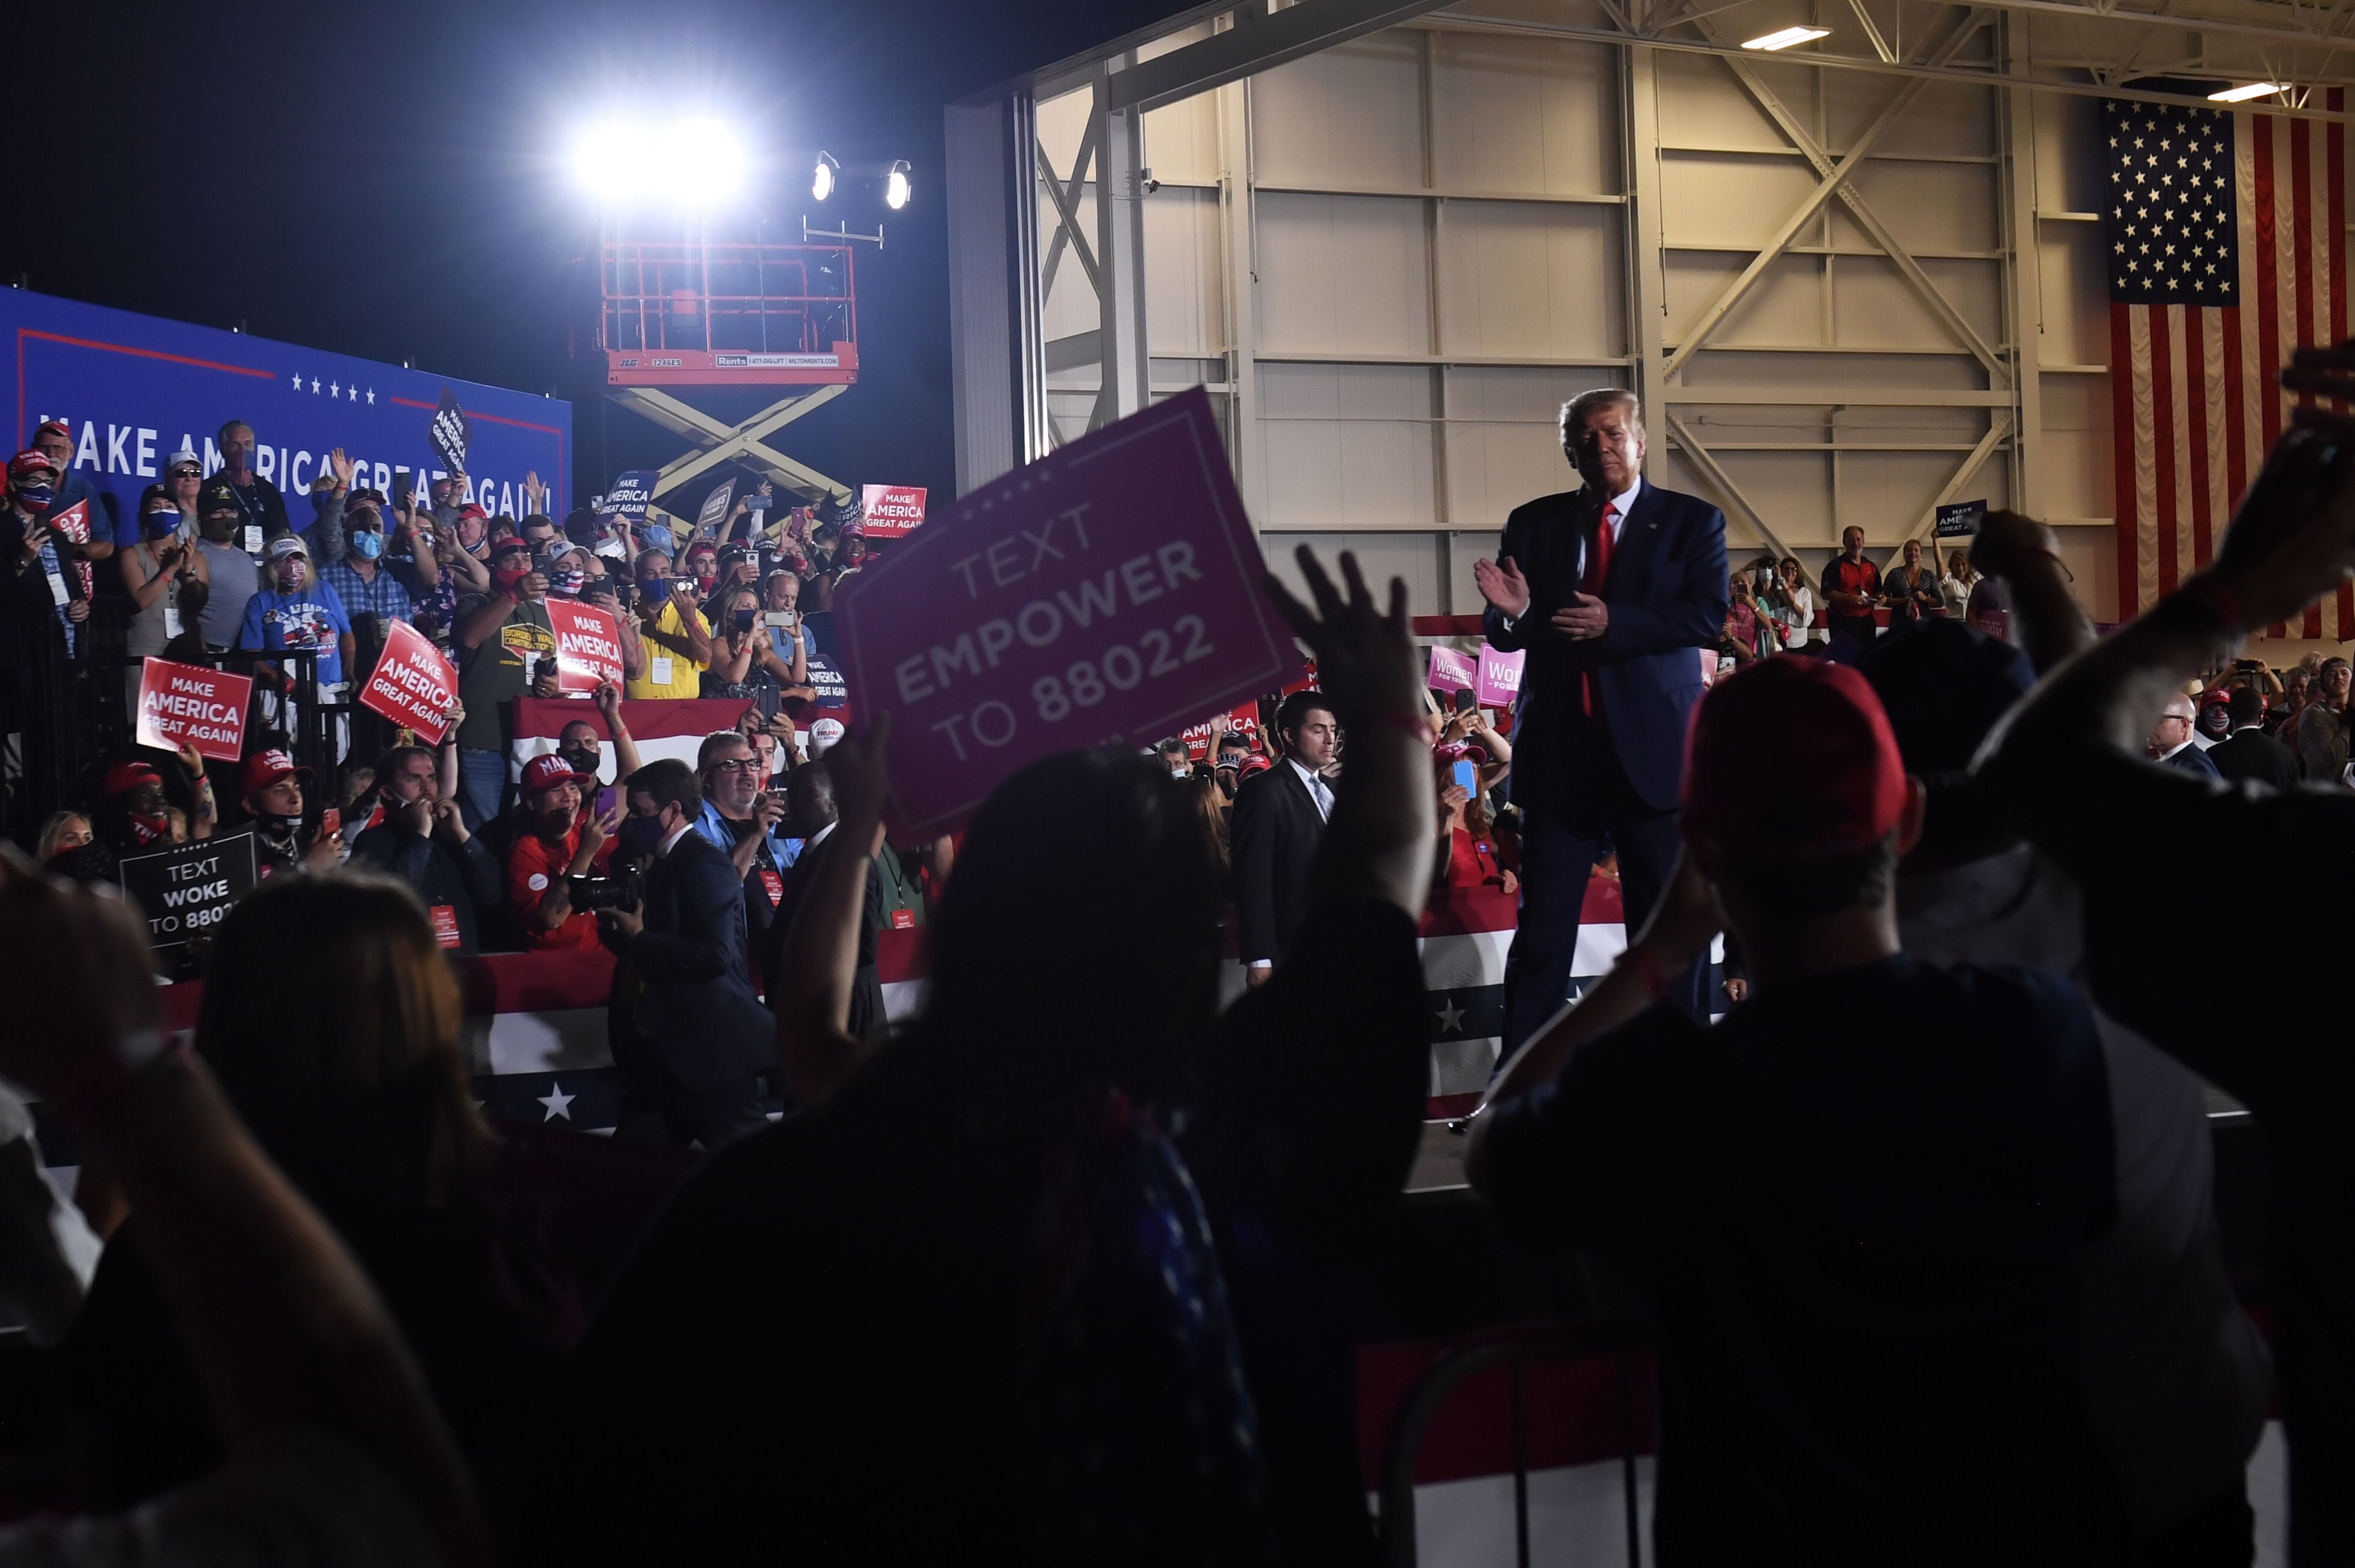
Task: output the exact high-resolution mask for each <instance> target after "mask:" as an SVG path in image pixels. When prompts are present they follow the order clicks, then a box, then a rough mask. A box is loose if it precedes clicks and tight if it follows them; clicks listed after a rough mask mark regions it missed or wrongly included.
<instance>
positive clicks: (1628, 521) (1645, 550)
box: [1595, 479, 1668, 599]
mask: <svg viewBox="0 0 2355 1568" xmlns="http://www.w3.org/2000/svg"><path fill="white" fill-rule="evenodd" d="M1667 506H1668V503H1666V502H1664V501H1662V500H1661V499H1660V493H1659V489H1658V487H1657V486H1656V485H1655V484H1653V482H1651V481H1650V480H1648V479H1646V480H1645V481H1644V484H1643V488H1642V489H1640V490H1638V491H1636V504H1635V505H1633V506H1631V507H1629V508H1628V509H1627V515H1626V517H1625V519H1624V520H1622V521H1621V523H1620V524H1619V538H1618V542H1617V543H1616V544H1614V545H1613V546H1612V547H1611V576H1610V577H1609V578H1608V580H1606V581H1605V582H1604V585H1603V589H1604V599H1609V598H1610V597H1611V590H1612V589H1613V588H1616V587H1617V586H1618V585H1619V584H1621V583H1624V582H1627V581H1630V580H1631V579H1630V578H1629V577H1628V576H1627V574H1628V573H1629V572H1630V571H1631V570H1633V569H1634V567H1635V565H1636V563H1637V562H1639V561H1641V560H1642V559H1643V558H1644V557H1645V556H1648V555H1650V554H1651V547H1652V545H1653V542H1654V541H1655V540H1656V539H1657V537H1658V536H1659V532H1660V528H1659V524H1660V515H1661V514H1662V512H1663V511H1665V510H1666V509H1667ZM1595 522H1596V524H1597V525H1598V526H1599V525H1600V524H1601V522H1602V511H1601V509H1600V508H1597V509H1596V512H1595Z"/></svg>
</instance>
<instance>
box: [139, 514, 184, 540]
mask: <svg viewBox="0 0 2355 1568" xmlns="http://www.w3.org/2000/svg"><path fill="white" fill-rule="evenodd" d="M140 521H141V522H142V523H144V524H146V528H147V536H148V537H149V538H150V539H164V538H169V537H170V536H171V535H173V534H175V533H176V532H178V531H179V526H180V514H178V513H177V512H150V513H148V514H146V516H144V517H143V518H141V519H140Z"/></svg>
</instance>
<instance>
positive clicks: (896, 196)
mask: <svg viewBox="0 0 2355 1568" xmlns="http://www.w3.org/2000/svg"><path fill="white" fill-rule="evenodd" d="M912 194H913V193H912V192H911V190H910V189H909V185H908V160H907V159H905V158H902V159H900V161H899V162H898V163H896V164H892V165H891V172H890V174H888V175H884V176H883V205H884V206H885V207H890V209H891V210H892V211H893V212H897V211H899V210H900V208H901V207H905V206H907V205H908V197H909V196H911V195H912Z"/></svg>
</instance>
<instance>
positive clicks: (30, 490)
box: [16, 484, 58, 515]
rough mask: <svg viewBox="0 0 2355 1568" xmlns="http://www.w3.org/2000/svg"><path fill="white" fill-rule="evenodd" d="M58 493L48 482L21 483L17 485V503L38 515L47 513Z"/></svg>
mask: <svg viewBox="0 0 2355 1568" xmlns="http://www.w3.org/2000/svg"><path fill="white" fill-rule="evenodd" d="M57 496H58V493H57V492H56V491H55V490H53V489H51V488H50V487H49V486H48V485H46V484H20V485H18V486H17V487H16V503H17V504H18V505H19V506H22V507H23V508H24V509H25V510H26V511H27V512H30V513H33V514H36V515H39V514H43V513H46V512H48V509H49V503H50V502H52V501H55V500H56V499H57Z"/></svg>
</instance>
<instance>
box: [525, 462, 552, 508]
mask: <svg viewBox="0 0 2355 1568" xmlns="http://www.w3.org/2000/svg"><path fill="white" fill-rule="evenodd" d="M523 498H524V500H525V501H526V502H527V503H530V506H531V509H532V510H533V511H534V512H538V511H540V510H542V508H541V505H540V503H542V502H544V501H546V500H547V499H548V486H546V485H545V484H542V483H541V482H539V475H538V473H537V472H536V471H533V470H531V469H526V470H524V471H523Z"/></svg>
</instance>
